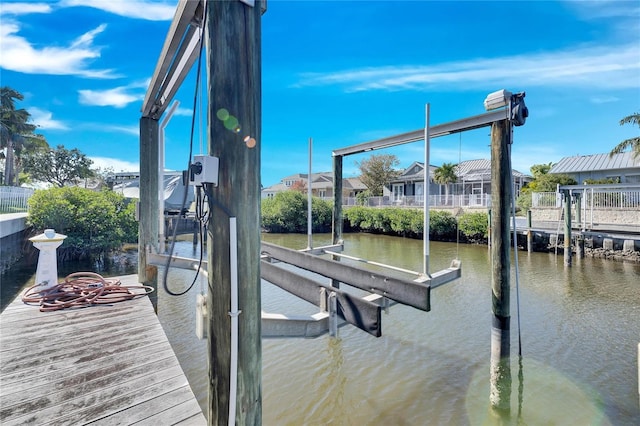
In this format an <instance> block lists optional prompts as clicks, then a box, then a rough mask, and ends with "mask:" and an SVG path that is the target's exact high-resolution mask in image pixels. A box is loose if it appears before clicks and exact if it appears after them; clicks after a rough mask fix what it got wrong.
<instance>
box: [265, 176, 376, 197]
mask: <svg viewBox="0 0 640 426" xmlns="http://www.w3.org/2000/svg"><path fill="white" fill-rule="evenodd" d="M308 176H309V175H308V174H307V173H296V174H294V175H290V176H287V177H284V178H282V179H281V180H280V182H279V183H277V184H275V185H271V186H269V187H267V188H263V189H262V192H261V194H262V197H261V198H271V197H273V196H274V195H276V194H277V193H278V192H282V191H288V190H290V189H294V188H300V189H304V190H305V191H306V188H307V186H308V181H309V179H308ZM366 189H367V187H366V186H364V184H363V183H362V182H361V181H360V179H358V178H343V179H342V191H343V196H344V197H345V198H349V197H355V196H356V195H357V194H358V193H359V192H362V191H364V190H366ZM311 194H312V195H313V196H315V197H320V198H332V197H333V173H331V172H324V173H312V174H311Z"/></svg>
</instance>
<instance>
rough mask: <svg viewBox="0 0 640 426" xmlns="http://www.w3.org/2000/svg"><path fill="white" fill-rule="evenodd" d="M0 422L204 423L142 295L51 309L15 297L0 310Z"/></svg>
mask: <svg viewBox="0 0 640 426" xmlns="http://www.w3.org/2000/svg"><path fill="white" fill-rule="evenodd" d="M117 278H119V279H120V281H121V283H122V285H123V286H129V285H138V277H137V275H127V276H123V277H117ZM0 424H2V425H3V426H9V425H22V424H48V425H62V424H64V425H84V424H93V425H101V424H108V425H120V424H127V425H130V424H136V425H146V424H149V425H154V426H155V425H165V424H183V425H206V424H207V422H206V420H205V417H204V415H203V414H202V411H201V409H200V406H199V405H198V402H197V400H196V398H195V396H194V394H193V392H192V390H191V388H190V387H189V383H188V382H187V379H186V377H185V375H184V372H183V371H182V369H181V367H180V365H179V363H178V359H177V358H176V355H175V354H174V352H173V349H172V348H171V346H170V344H169V341H168V340H167V337H166V335H165V333H164V331H163V329H162V326H161V325H160V322H159V321H158V318H157V316H156V314H155V312H154V310H153V307H152V305H151V302H150V301H149V298H148V297H147V296H143V297H140V298H136V299H132V300H127V301H123V302H118V303H113V304H106V305H94V306H90V307H86V308H72V309H63V310H58V311H54V312H40V310H39V309H38V307H37V306H31V305H26V304H24V303H23V302H22V300H21V297H20V296H18V298H16V300H14V301H13V303H12V304H11V305H9V306H8V307H7V308H6V309H5V310H4V311H3V312H2V314H0Z"/></svg>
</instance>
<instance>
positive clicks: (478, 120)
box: [333, 109, 508, 157]
mask: <svg viewBox="0 0 640 426" xmlns="http://www.w3.org/2000/svg"><path fill="white" fill-rule="evenodd" d="M507 118H508V117H507V110H506V109H499V110H495V111H491V112H487V113H485V114H480V115H475V116H473V117H467V118H463V119H460V120H455V121H450V122H448V123H444V124H438V125H436V126H431V127H429V138H430V139H433V138H437V137H440V136H446V135H450V134H454V133H460V132H464V131H467V130H473V129H479V128H481V127H486V126H489V125H491V124H492V123H495V122H496V121H501V120H505V119H507ZM420 140H424V128H423V129H418V130H414V131H412V132H407V133H401V134H399V135H395V136H390V137H386V138H382V139H377V140H374V141H370V142H364V143H361V144H357V145H352V146H349V147H346V148H340V149H336V150H334V151H333V156H334V157H337V156H345V155H352V154H359V153H361V152H366V151H373V150H375V149H382V148H389V147H392V146H397V145H403V144H406V143H410V142H417V141H420Z"/></svg>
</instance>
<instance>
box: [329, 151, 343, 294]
mask: <svg viewBox="0 0 640 426" xmlns="http://www.w3.org/2000/svg"><path fill="white" fill-rule="evenodd" d="M333 188H334V191H333V224H332V234H333V244H340V242H341V241H342V226H343V224H342V222H343V219H344V218H343V212H342V156H341V155H335V156H334V157H333ZM331 259H333V260H335V261H340V258H339V257H337V256H331ZM331 285H332V286H333V287H336V288H339V287H340V281H337V280H334V279H332V280H331Z"/></svg>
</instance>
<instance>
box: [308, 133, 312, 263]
mask: <svg viewBox="0 0 640 426" xmlns="http://www.w3.org/2000/svg"><path fill="white" fill-rule="evenodd" d="M312 147H313V139H311V138H309V175H308V176H307V248H308V249H309V250H311V249H312V248H313V236H312V224H313V222H312V220H313V218H312V217H311V203H312V201H313V199H312V193H311V151H312Z"/></svg>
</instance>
